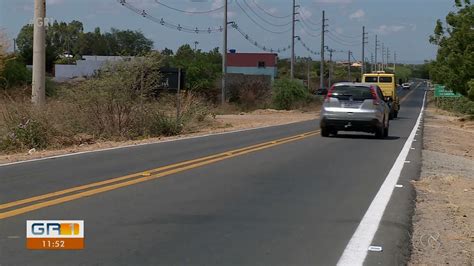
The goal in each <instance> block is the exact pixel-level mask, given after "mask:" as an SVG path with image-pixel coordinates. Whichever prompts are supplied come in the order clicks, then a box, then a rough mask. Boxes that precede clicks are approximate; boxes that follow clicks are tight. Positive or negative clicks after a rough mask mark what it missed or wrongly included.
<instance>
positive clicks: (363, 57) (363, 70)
mask: <svg viewBox="0 0 474 266" xmlns="http://www.w3.org/2000/svg"><path fill="white" fill-rule="evenodd" d="M365 35H366V33H365V26H362V66H361V68H360V76H361V78H362V76H363V75H364V73H365V44H366V41H365V40H366V39H365Z"/></svg>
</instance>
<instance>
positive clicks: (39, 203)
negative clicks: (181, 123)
mask: <svg viewBox="0 0 474 266" xmlns="http://www.w3.org/2000/svg"><path fill="white" fill-rule="evenodd" d="M413 92H414V90H412V91H410V92H409V93H408V94H406V95H404V96H403V97H402V99H401V102H403V101H405V100H406V98H407V97H408V96H410V95H411V94H412V93H413ZM319 132H320V131H319V130H315V131H309V132H306V133H304V134H299V135H295V136H291V137H286V138H282V139H277V140H273V141H268V142H264V143H260V144H256V145H252V146H248V147H244V148H241V149H236V150H230V151H226V152H222V153H217V154H214V155H210V156H206V157H201V158H197V159H193V160H189V161H183V162H179V163H175V164H170V165H166V166H163V167H159V168H155V169H150V170H147V171H144V172H140V173H135V174H130V175H126V176H121V177H116V178H112V179H108V180H104V181H100V182H95V183H90V184H86V185H82V186H77V187H72V188H68V189H64V190H60V191H55V192H51V193H47V194H43V195H39V196H35V197H31V198H26V199H22V200H17V201H12V202H8V203H3V204H0V211H2V210H4V211H3V212H1V213H0V220H1V219H5V218H9V217H12V216H16V215H20V214H23V213H27V212H31V211H34V210H38V209H42V208H45V207H48V206H53V205H58V204H61V203H64V202H68V201H72V200H76V199H80V198H84V197H89V196H93V195H96V194H99V193H103V192H107V191H111V190H114V189H118V188H122V187H127V186H131V185H134V184H138V183H142V182H146V181H150V180H153V179H158V178H160V177H164V176H169V175H172V174H176V173H180V172H183V171H187V170H191V169H193V168H197V167H201V166H204V165H208V164H212V163H215V162H219V161H223V160H226V159H230V158H233V157H237V156H240V155H244V154H247V153H251V152H256V151H259V150H263V149H268V148H271V147H274V146H277V145H282V144H285V143H289V142H293V141H298V140H301V139H304V138H308V137H311V136H315V135H317V134H319Z"/></svg>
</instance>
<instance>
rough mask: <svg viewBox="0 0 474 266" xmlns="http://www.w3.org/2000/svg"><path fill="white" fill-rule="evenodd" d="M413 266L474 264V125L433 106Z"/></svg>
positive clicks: (426, 133)
mask: <svg viewBox="0 0 474 266" xmlns="http://www.w3.org/2000/svg"><path fill="white" fill-rule="evenodd" d="M423 142H424V147H423V148H424V149H423V153H422V158H423V163H422V170H421V178H420V181H416V182H413V183H414V185H415V189H416V192H417V200H416V209H415V215H414V217H413V237H412V245H413V250H412V256H411V261H410V265H440V264H450V265H473V264H474V158H473V152H474V122H473V121H466V120H465V119H462V118H460V117H457V116H454V115H453V114H451V113H448V112H445V111H439V110H436V109H434V108H428V109H427V110H426V113H425V119H424V137H423Z"/></svg>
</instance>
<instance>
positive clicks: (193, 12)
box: [155, 0, 232, 14]
mask: <svg viewBox="0 0 474 266" xmlns="http://www.w3.org/2000/svg"><path fill="white" fill-rule="evenodd" d="M231 2H232V0H231V1H230V3H231ZM155 3H157V4H158V5H161V6H164V7H166V8H168V9H171V10H174V11H177V12H181V13H186V14H209V13H213V12H216V11H220V10H222V9H224V7H225V6H220V7H217V8H215V9H211V10H203V11H188V10H182V9H179V8H176V7H172V6H170V5H167V4H165V3H162V2H160V1H158V0H155ZM230 3H229V4H230Z"/></svg>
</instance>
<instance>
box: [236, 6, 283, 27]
mask: <svg viewBox="0 0 474 266" xmlns="http://www.w3.org/2000/svg"><path fill="white" fill-rule="evenodd" d="M242 1H243V2H244V4H245V5H246V6H247V7H248V9H249V10H250V11H252V13H254V14H255V16H257V17H258V18H259V19H261V20H262V21H264V22H265V23H267V24H269V25H272V26H275V27H284V26H288V25H290V24H291V21H289V22H287V23H285V24H276V23H273V22H271V21H268V20H266V19H265V18H263V17H261V16H260V15H259V14H258V13H257V12H255V10H253V8H252V7H251V6H250V5H249V4H248V3H247V1H245V0H242Z"/></svg>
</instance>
